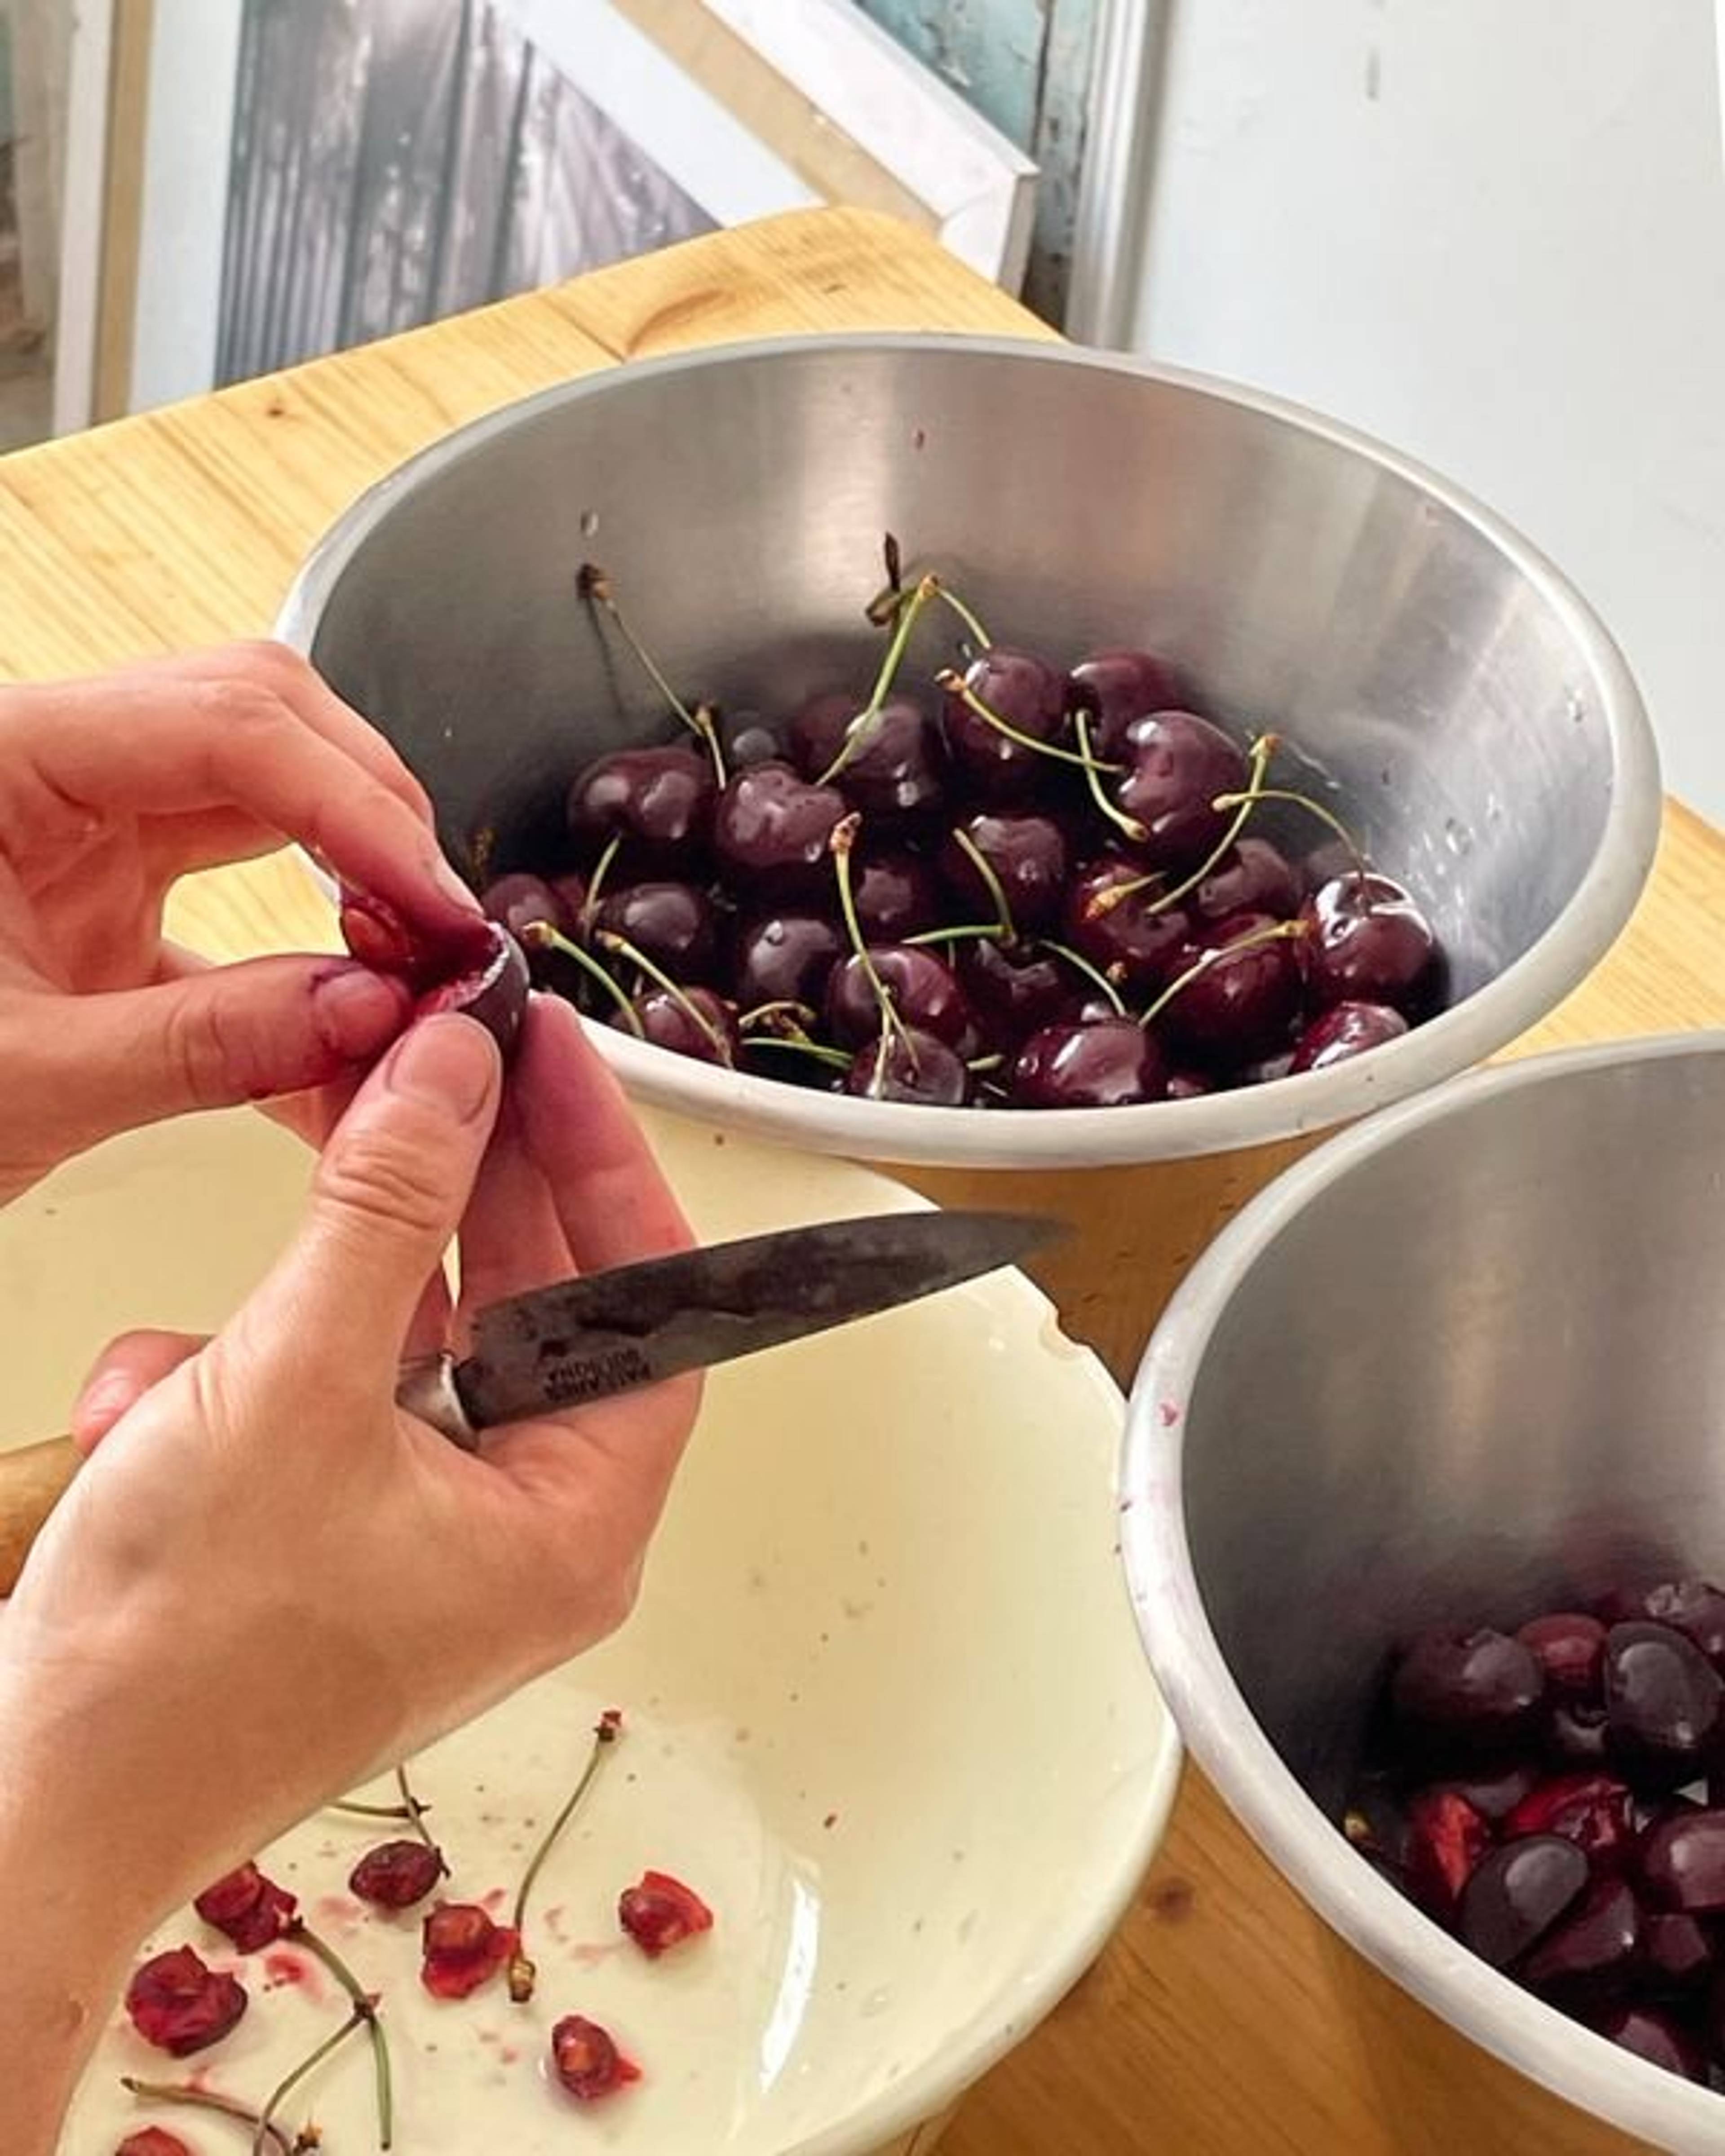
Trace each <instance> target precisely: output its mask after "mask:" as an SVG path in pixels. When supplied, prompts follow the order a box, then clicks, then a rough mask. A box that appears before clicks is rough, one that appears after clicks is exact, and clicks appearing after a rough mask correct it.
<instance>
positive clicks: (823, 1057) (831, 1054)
mask: <svg viewBox="0 0 1725 2156" xmlns="http://www.w3.org/2000/svg"><path fill="white" fill-rule="evenodd" d="M748 1045H749V1046H750V1047H751V1048H783V1049H786V1050H789V1052H790V1053H791V1054H792V1055H808V1056H812V1057H813V1058H814V1060H815V1061H816V1062H818V1063H826V1064H830V1065H831V1066H832V1067H833V1069H834V1070H849V1069H850V1062H851V1059H850V1056H848V1055H845V1052H844V1050H842V1049H838V1048H828V1047H827V1046H825V1045H824V1043H822V1042H820V1041H819V1040H810V1039H809V1037H808V1035H807V1034H787V1033H756V1034H750V1036H749V1044H748Z"/></svg>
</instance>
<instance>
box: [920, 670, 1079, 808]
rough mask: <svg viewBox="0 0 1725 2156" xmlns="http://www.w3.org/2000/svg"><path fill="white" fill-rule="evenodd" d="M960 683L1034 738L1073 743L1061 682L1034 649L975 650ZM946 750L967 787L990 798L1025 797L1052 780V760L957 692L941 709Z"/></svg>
mask: <svg viewBox="0 0 1725 2156" xmlns="http://www.w3.org/2000/svg"><path fill="white" fill-rule="evenodd" d="M963 678H964V685H965V686H966V687H967V688H968V690H970V692H971V694H972V695H973V696H975V697H977V698H978V701H981V702H982V703H983V704H985V705H987V706H988V709H989V710H990V711H993V713H994V714H995V715H996V716H998V717H999V718H1003V719H1004V720H1005V721H1007V723H1008V725H1009V726H1012V727H1013V728H1014V730H1015V731H1017V732H1019V733H1020V734H1027V735H1029V737H1030V738H1031V739H1032V740H1033V741H1040V742H1053V743H1055V746H1056V747H1070V737H1071V723H1070V720H1069V719H1068V717H1067V714H1066V679H1065V675H1063V674H1060V673H1057V672H1056V671H1055V669H1054V668H1053V667H1052V666H1050V665H1049V664H1048V663H1047V661H1046V660H1042V659H1039V658H1038V657H1037V656H1036V655H1035V654H1034V652H1029V651H1017V650H1014V649H1011V648H1009V646H1008V645H1006V644H991V645H990V646H989V648H988V649H987V650H986V651H981V652H978V654H977V655H976V657H975V658H974V659H973V660H972V661H971V662H970V664H969V665H968V667H967V668H966V669H965V670H964V677H963ZM941 724H942V728H943V730H944V731H945V734H946V740H947V752H948V753H949V754H950V756H951V757H952V762H953V763H954V764H955V765H956V766H957V769H958V771H959V773H961V774H962V775H963V780H964V783H966V784H967V785H968V787H969V788H971V789H972V790H973V791H974V792H976V793H981V794H984V795H986V796H987V797H988V798H989V799H991V800H995V801H1004V800H1022V799H1024V797H1025V796H1026V795H1027V794H1031V793H1037V792H1038V791H1040V789H1041V788H1044V787H1045V786H1047V785H1049V784H1050V783H1051V775H1052V773H1054V772H1055V770H1056V769H1057V768H1058V765H1057V762H1056V760H1055V758H1053V757H1046V756H1043V755H1040V753H1039V752H1037V751H1036V750H1034V749H1030V748H1026V747H1024V746H1023V745H1022V744H1021V743H1020V742H1015V741H1014V740H1013V739H1012V737H1011V736H1010V735H1009V734H1005V733H1003V732H1002V731H1000V729H999V727H998V726H991V725H990V724H989V723H988V720H987V719H985V718H983V716H982V715H981V713H980V712H978V711H974V710H973V708H972V707H971V706H969V705H968V704H967V703H966V702H965V701H964V700H963V697H962V696H958V695H957V693H956V692H955V691H953V690H950V689H949V690H947V691H946V692H945V696H944V701H943V702H942V709H941Z"/></svg>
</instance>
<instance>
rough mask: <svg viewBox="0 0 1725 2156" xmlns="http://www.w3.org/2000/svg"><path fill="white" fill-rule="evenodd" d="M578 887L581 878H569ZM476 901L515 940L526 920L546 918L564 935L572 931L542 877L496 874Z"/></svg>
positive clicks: (560, 900)
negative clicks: (478, 901) (496, 876)
mask: <svg viewBox="0 0 1725 2156" xmlns="http://www.w3.org/2000/svg"><path fill="white" fill-rule="evenodd" d="M573 881H574V882H575V884H576V885H577V887H578V888H581V889H583V896H584V895H585V894H584V888H583V886H582V885H581V880H580V878H579V877H576V878H574V879H573ZM480 905H481V906H484V908H485V911H486V913H487V914H488V915H489V916H490V918H491V919H492V920H493V921H496V922H498V923H499V924H500V925H501V927H505V928H506V929H507V930H508V931H509V932H510V934H511V936H513V937H515V938H516V941H517V942H519V941H520V940H521V931H522V929H523V928H524V927H526V924H527V923H528V922H529V921H547V922H549V924H550V925H551V927H553V928H555V929H557V930H558V931H559V932H561V933H562V934H563V935H565V936H567V935H569V934H571V933H572V931H573V928H574V926H575V923H574V921H573V920H572V917H571V916H569V914H568V913H567V912H566V911H565V910H564V905H563V901H562V899H561V898H560V897H559V896H558V895H557V892H556V891H553V890H552V887H551V885H549V884H548V883H547V881H546V880H545V879H544V877H543V876H536V875H525V874H521V873H517V874H515V875H503V876H499V877H498V878H497V880H496V881H495V883H489V884H487V885H485V889H484V891H481V892H480Z"/></svg>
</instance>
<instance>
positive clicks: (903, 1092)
mask: <svg viewBox="0 0 1725 2156" xmlns="http://www.w3.org/2000/svg"><path fill="white" fill-rule="evenodd" d="M843 1090H844V1091H845V1092H847V1093H855V1094H859V1095H861V1096H863V1097H864V1098H865V1099H868V1100H871V1101H905V1102H907V1103H910V1104H911V1105H915V1106H923V1107H932V1108H957V1107H960V1106H963V1103H964V1102H965V1101H968V1099H969V1097H970V1073H969V1071H968V1070H966V1069H965V1067H964V1062H963V1058H962V1057H960V1056H958V1055H955V1054H954V1053H953V1051H952V1050H951V1049H950V1048H948V1047H947V1044H946V1043H945V1041H943V1040H937V1039H935V1037H934V1035H933V1034H932V1033H916V1032H911V1031H906V1032H903V1033H900V1032H892V1033H889V1034H886V1036H885V1037H884V1039H879V1040H875V1041H871V1042H870V1044H869V1045H867V1046H866V1047H864V1048H860V1049H858V1050H857V1051H856V1054H855V1055H854V1056H853V1057H852V1058H851V1061H850V1069H849V1070H847V1071H846V1072H845V1077H844V1080H843Z"/></svg>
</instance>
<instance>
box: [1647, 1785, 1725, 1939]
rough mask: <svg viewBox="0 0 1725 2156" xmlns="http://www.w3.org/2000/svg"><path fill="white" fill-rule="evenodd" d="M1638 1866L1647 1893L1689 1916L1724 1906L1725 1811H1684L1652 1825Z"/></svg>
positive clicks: (1664, 1906) (1658, 1903) (1657, 1902)
mask: <svg viewBox="0 0 1725 2156" xmlns="http://www.w3.org/2000/svg"><path fill="white" fill-rule="evenodd" d="M1638 1868H1639V1871H1640V1876H1641V1880H1642V1882H1643V1884H1644V1885H1645V1887H1646V1889H1647V1894H1648V1898H1649V1899H1650V1900H1651V1902H1654V1903H1655V1905H1656V1907H1659V1908H1661V1909H1678V1910H1681V1912H1683V1914H1684V1915H1685V1916H1690V1917H1697V1916H1711V1915H1712V1914H1714V1913H1715V1912H1717V1911H1719V1910H1721V1909H1725V1811H1702V1810H1696V1811H1688V1810H1685V1811H1681V1812H1678V1813H1676V1815H1673V1816H1671V1817H1668V1818H1666V1819H1663V1820H1661V1821H1660V1822H1659V1823H1658V1824H1657V1825H1655V1826H1652V1827H1651V1828H1650V1829H1649V1830H1648V1831H1647V1834H1646V1835H1645V1839H1644V1840H1643V1841H1642V1843H1641V1847H1640V1858H1639V1864H1638Z"/></svg>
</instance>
